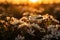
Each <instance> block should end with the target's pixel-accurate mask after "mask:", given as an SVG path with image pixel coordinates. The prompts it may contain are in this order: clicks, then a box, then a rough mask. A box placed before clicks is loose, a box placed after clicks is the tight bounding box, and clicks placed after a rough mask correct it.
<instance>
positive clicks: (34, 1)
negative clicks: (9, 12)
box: [29, 0, 38, 3]
mask: <svg viewBox="0 0 60 40" xmlns="http://www.w3.org/2000/svg"><path fill="white" fill-rule="evenodd" d="M29 2H32V3H36V2H38V0H29Z"/></svg>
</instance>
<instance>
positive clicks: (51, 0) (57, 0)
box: [0, 0, 60, 4]
mask: <svg viewBox="0 0 60 40" xmlns="http://www.w3.org/2000/svg"><path fill="white" fill-rule="evenodd" d="M5 1H8V2H10V3H14V4H19V3H24V2H27V0H0V3H1V2H5ZM41 2H43V3H54V2H55V3H60V0H38V3H41Z"/></svg>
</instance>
